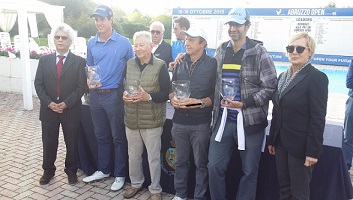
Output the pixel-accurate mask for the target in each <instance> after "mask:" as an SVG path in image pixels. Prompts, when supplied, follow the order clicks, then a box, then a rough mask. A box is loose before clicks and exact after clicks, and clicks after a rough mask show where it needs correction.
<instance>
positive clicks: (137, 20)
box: [10, 0, 172, 38]
mask: <svg viewBox="0 0 353 200" xmlns="http://www.w3.org/2000/svg"><path fill="white" fill-rule="evenodd" d="M40 1H42V2H44V3H48V4H51V5H59V6H65V8H64V21H65V23H67V24H69V25H70V26H71V27H72V28H73V29H75V30H76V31H77V34H78V36H80V37H85V38H90V37H91V36H94V35H95V34H96V33H97V28H96V26H95V23H94V20H93V19H91V18H90V15H91V13H92V11H93V10H94V8H95V7H96V6H97V4H96V3H94V2H93V1H92V0H40ZM112 10H113V13H114V17H113V28H114V29H115V30H116V31H117V32H118V33H120V34H122V35H124V36H126V37H128V38H132V36H133V34H134V33H135V32H136V31H142V30H149V26H150V24H151V23H152V22H153V21H160V22H162V23H163V24H164V27H165V33H164V38H171V37H170V35H171V25H172V24H171V23H172V16H171V15H160V16H157V17H151V16H149V15H144V14H142V13H141V12H140V11H139V10H138V9H136V10H134V11H133V12H132V13H131V14H129V15H127V14H126V13H125V12H124V11H123V10H122V9H120V8H118V7H113V8H112ZM37 24H38V32H39V36H40V37H47V35H48V34H49V33H50V31H51V28H50V26H49V24H48V22H47V20H46V19H45V16H44V15H43V14H37ZM10 34H11V35H17V34H18V25H17V22H16V24H15V26H14V28H13V30H11V31H10Z"/></svg>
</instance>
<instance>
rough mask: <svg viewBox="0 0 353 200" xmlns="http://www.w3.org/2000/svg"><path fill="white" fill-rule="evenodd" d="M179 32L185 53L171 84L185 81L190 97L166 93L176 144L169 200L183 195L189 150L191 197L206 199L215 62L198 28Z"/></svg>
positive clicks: (176, 67)
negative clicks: (192, 168)
mask: <svg viewBox="0 0 353 200" xmlns="http://www.w3.org/2000/svg"><path fill="white" fill-rule="evenodd" d="M183 33H184V34H185V35H186V42H185V49H186V54H185V56H184V57H183V59H182V61H181V63H180V64H176V66H175V69H174V73H173V77H172V81H173V82H172V83H173V84H175V83H177V81H180V80H183V81H188V82H189V91H190V97H189V96H187V97H185V99H181V98H180V97H179V96H174V94H175V91H174V92H172V91H171V92H170V94H169V99H170V103H171V104H172V106H173V107H174V109H175V112H174V115H173V119H172V120H173V128H172V131H171V132H172V137H173V140H174V143H175V147H176V162H175V175H174V188H175V197H174V198H173V200H183V199H186V198H187V189H188V176H189V155H190V152H191V150H192V152H193V156H194V161H195V165H196V179H195V180H196V185H195V192H194V196H193V199H206V191H207V189H208V175H207V174H208V172H207V157H208V146H209V140H210V134H211V128H210V123H211V118H212V114H211V113H212V106H213V99H214V89H215V87H214V86H215V84H216V74H217V62H216V59H215V58H213V57H210V56H209V55H207V54H206V50H205V48H206V46H207V35H206V33H205V32H204V31H203V30H202V29H200V28H196V27H191V28H190V29H189V30H188V31H183ZM177 98H178V99H177Z"/></svg>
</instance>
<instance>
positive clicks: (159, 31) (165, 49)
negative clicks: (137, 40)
mask: <svg viewBox="0 0 353 200" xmlns="http://www.w3.org/2000/svg"><path fill="white" fill-rule="evenodd" d="M164 30H165V29H164V25H163V24H162V22H159V21H154V22H152V24H151V25H150V32H151V35H152V42H153V48H152V53H153V55H154V56H156V57H157V58H159V59H161V60H163V61H164V62H165V63H166V64H167V66H168V65H169V63H170V62H171V61H172V46H171V45H170V44H169V43H168V42H166V41H164V40H163V36H164Z"/></svg>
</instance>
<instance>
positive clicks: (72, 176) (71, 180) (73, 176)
mask: <svg viewBox="0 0 353 200" xmlns="http://www.w3.org/2000/svg"><path fill="white" fill-rule="evenodd" d="M67 179H68V180H69V184H70V185H74V184H76V183H77V182H78V180H77V175H76V174H70V175H69V174H68V175H67Z"/></svg>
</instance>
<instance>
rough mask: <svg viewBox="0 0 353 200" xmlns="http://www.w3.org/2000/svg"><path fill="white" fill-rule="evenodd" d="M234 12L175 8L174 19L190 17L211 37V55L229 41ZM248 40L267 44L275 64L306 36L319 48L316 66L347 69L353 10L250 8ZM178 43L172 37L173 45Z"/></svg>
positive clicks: (351, 48)
mask: <svg viewBox="0 0 353 200" xmlns="http://www.w3.org/2000/svg"><path fill="white" fill-rule="evenodd" d="M230 9H231V8H174V9H173V19H174V18H176V17H178V16H185V17H187V18H188V19H189V20H190V22H191V26H198V27H202V28H203V29H204V30H205V31H206V32H207V34H208V48H209V50H210V51H211V52H214V51H215V49H216V48H217V47H218V46H219V45H220V44H221V43H222V42H224V41H227V40H229V36H228V26H227V25H225V22H226V19H227V14H228V12H229V11H230ZM248 11H249V13H250V16H251V18H250V21H251V27H250V29H249V31H248V34H247V35H248V36H249V37H250V38H252V39H256V40H260V41H262V42H264V46H265V47H266V49H267V50H268V51H269V53H270V55H271V56H272V58H273V60H274V61H287V57H286V53H285V47H286V46H287V44H288V39H289V38H290V36H291V35H293V34H295V33H298V32H307V33H309V34H310V35H311V36H312V37H314V38H315V40H316V43H317V46H316V51H315V57H314V58H313V59H312V62H313V63H317V64H324V65H340V66H348V65H349V63H350V61H351V59H352V58H353V39H352V37H351V35H353V8H248ZM174 40H176V38H175V35H174V34H172V41H174Z"/></svg>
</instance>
